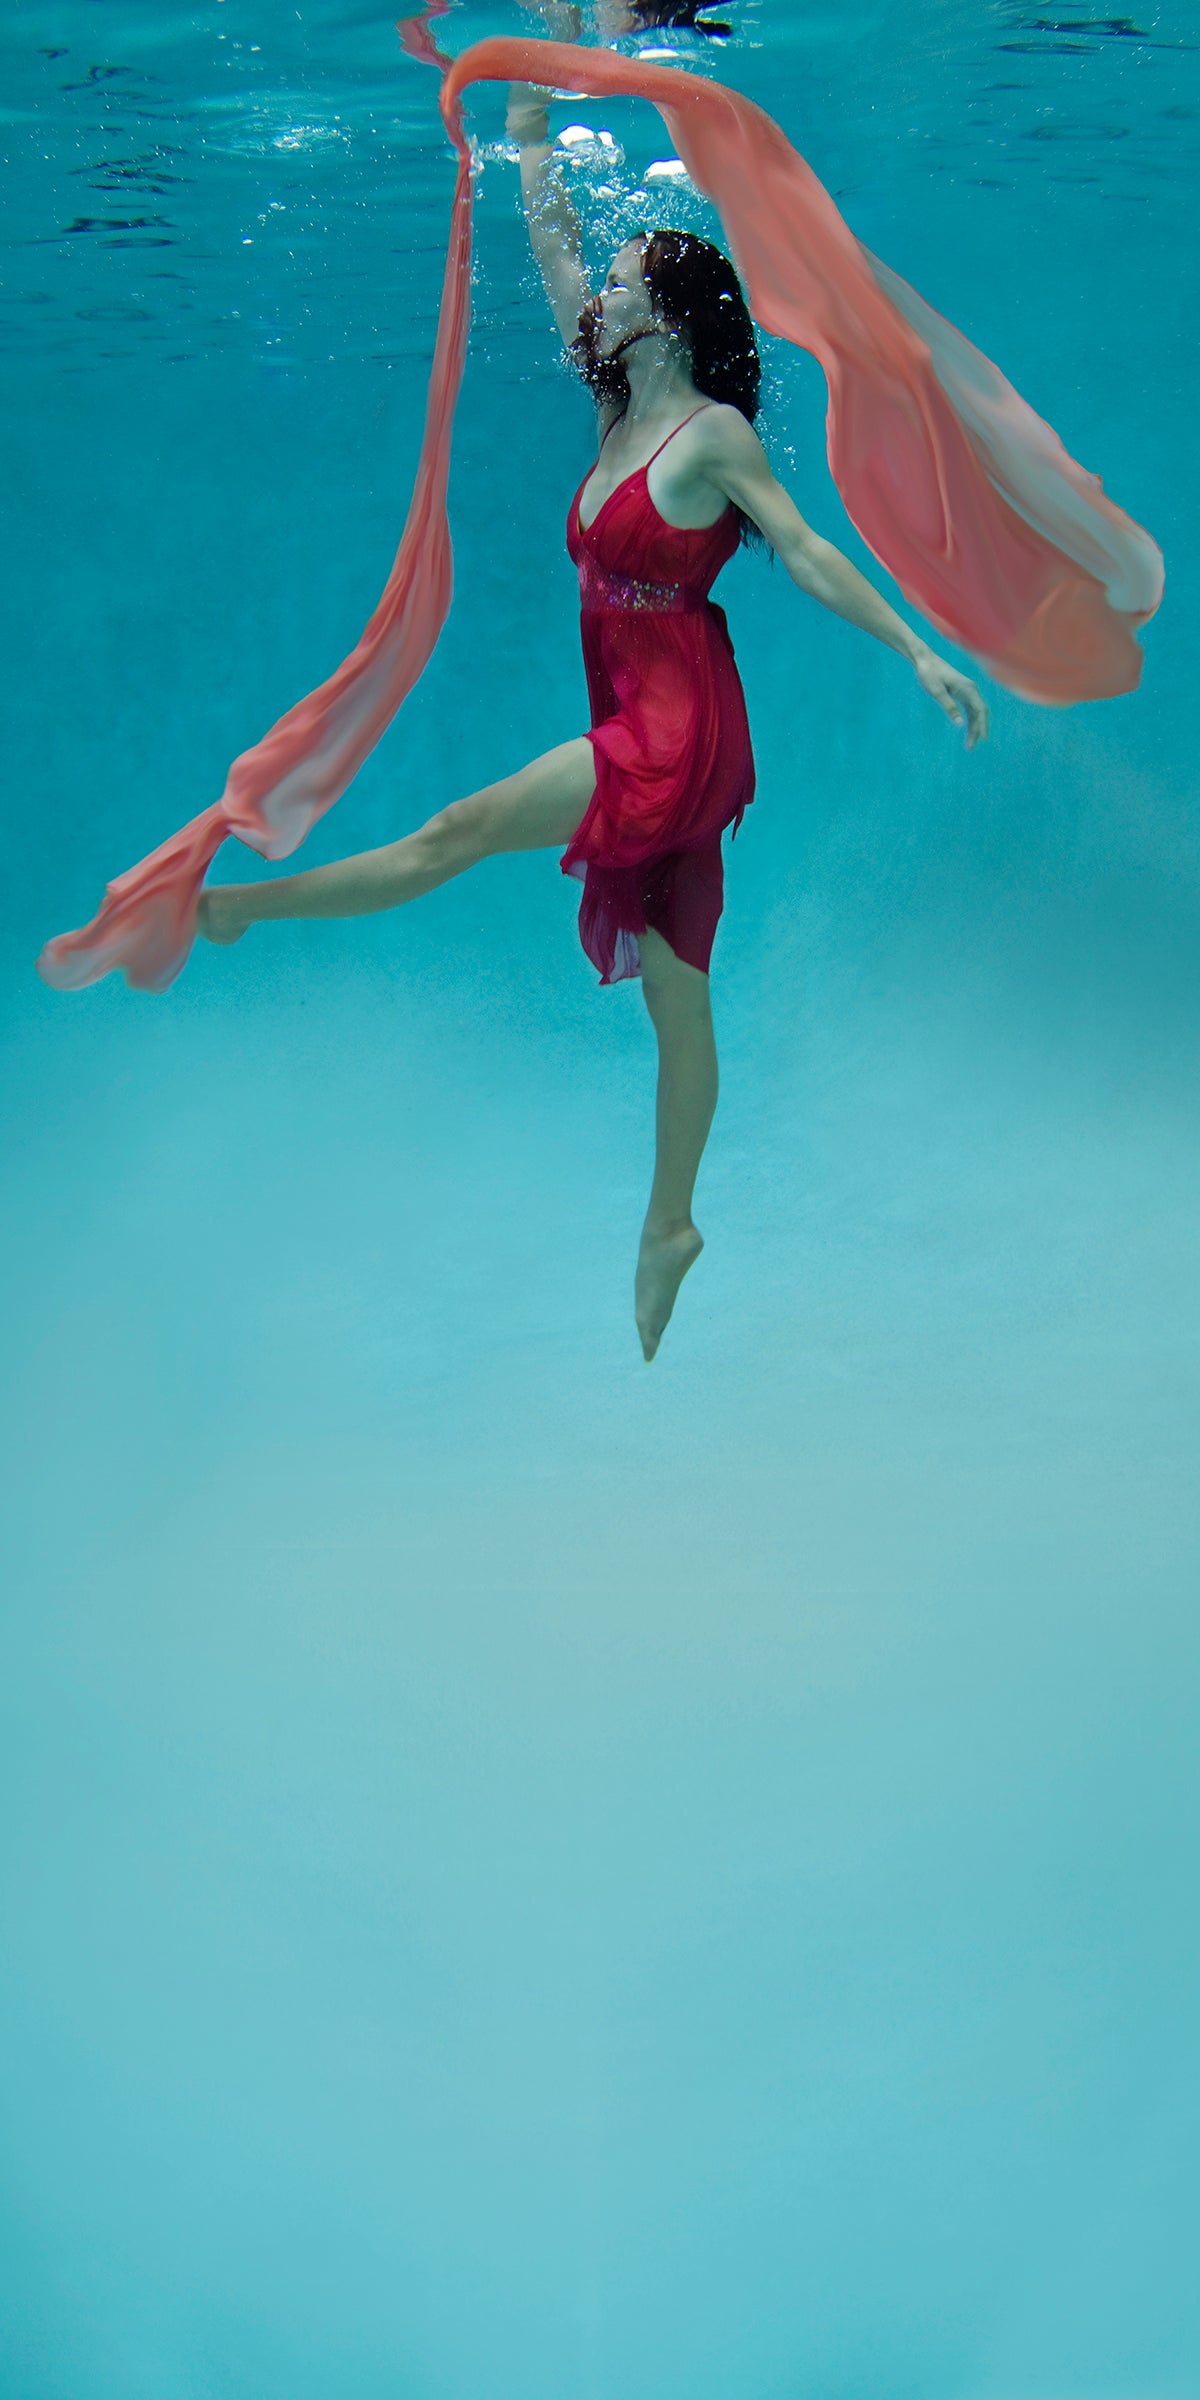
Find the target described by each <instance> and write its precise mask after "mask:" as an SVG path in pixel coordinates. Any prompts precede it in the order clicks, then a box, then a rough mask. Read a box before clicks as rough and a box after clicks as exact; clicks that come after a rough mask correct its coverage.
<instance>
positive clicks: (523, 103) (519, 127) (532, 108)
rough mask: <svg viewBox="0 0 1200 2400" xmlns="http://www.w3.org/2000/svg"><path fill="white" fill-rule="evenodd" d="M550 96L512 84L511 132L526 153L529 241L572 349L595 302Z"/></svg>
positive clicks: (523, 168) (524, 192) (523, 167)
mask: <svg viewBox="0 0 1200 2400" xmlns="http://www.w3.org/2000/svg"><path fill="white" fill-rule="evenodd" d="M549 102H550V94H549V92H545V91H542V90H540V89H539V87H538V85H537V84H534V83H513V84H510V85H509V99H508V133H509V138H510V140H512V141H514V142H516V143H518V145H519V147H520V152H521V197H522V199H523V200H524V203H525V222H526V224H527V225H528V227H529V241H530V247H531V248H532V251H533V255H534V257H535V259H536V260H537V264H538V268H539V270H540V272H541V278H542V282H543V283H544V284H545V287H546V298H547V299H548V301H549V303H550V307H551V310H552V312H553V316H554V322H555V324H556V325H557V327H558V330H559V332H560V334H561V335H562V338H563V340H564V342H565V343H566V345H567V347H568V349H569V348H570V346H571V343H572V342H573V341H574V339H575V336H576V334H577V333H578V331H579V314H580V310H581V309H582V307H583V305H584V302H585V301H586V300H589V299H590V298H591V293H590V291H589V289H588V280H587V275H586V273H585V270H584V264H583V237H582V234H581V233H580V230H579V219H578V217H577V216H576V214H575V210H574V208H573V207H572V204H571V200H570V196H569V194H568V193H567V191H566V189H565V187H564V185H563V181H562V177H561V175H560V174H559V172H558V165H557V161H556V160H555V157H554V151H553V147H552V144H551V141H550V114H549Z"/></svg>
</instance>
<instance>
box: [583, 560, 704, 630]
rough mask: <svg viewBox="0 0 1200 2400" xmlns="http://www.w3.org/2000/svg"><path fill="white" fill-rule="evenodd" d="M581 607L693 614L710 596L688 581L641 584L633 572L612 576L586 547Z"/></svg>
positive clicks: (664, 613)
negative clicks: (630, 574) (687, 582)
mask: <svg viewBox="0 0 1200 2400" xmlns="http://www.w3.org/2000/svg"><path fill="white" fill-rule="evenodd" d="M579 605H580V607H581V608H583V609H585V610H587V609H602V608H619V609H648V610H650V611H651V612H653V614H655V615H656V616H669V617H686V616H693V615H694V614H695V612H696V611H697V610H698V609H702V608H704V607H705V606H706V595H705V593H703V592H698V591H696V590H695V589H694V588H693V587H692V586H691V585H689V584H686V583H639V582H638V581H637V580H636V579H635V578H634V577H632V576H629V575H609V574H606V572H605V570H604V568H603V567H598V566H597V564H596V561H595V559H594V558H592V557H590V556H589V554H588V552H587V551H586V550H585V552H584V554H583V556H582V558H581V559H580V561H579Z"/></svg>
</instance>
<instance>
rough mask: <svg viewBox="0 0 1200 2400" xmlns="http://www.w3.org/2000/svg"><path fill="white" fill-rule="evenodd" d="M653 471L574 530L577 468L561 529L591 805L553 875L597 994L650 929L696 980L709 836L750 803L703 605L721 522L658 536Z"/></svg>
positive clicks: (730, 692)
mask: <svg viewBox="0 0 1200 2400" xmlns="http://www.w3.org/2000/svg"><path fill="white" fill-rule="evenodd" d="M699 413H700V411H699V410H698V409H694V410H693V411H692V414H693V416H698V415H699ZM690 422H691V419H690V418H685V419H684V423H685V424H690ZM681 431H682V427H681V426H678V425H677V426H676V427H675V428H674V433H679V432H681ZM673 438H674V434H668V435H667V441H671V440H673ZM665 448H666V442H660V443H659V447H658V450H656V451H655V453H654V458H657V457H658V456H659V453H660V452H661V451H662V450H664V449H665ZM654 458H651V459H647V461H646V465H645V466H644V467H636V468H635V469H634V472H633V474H632V475H627V476H626V477H625V479H624V482H622V483H619V484H618V485H617V488H616V490H615V491H614V492H610V494H609V496H608V499H607V500H606V501H605V502H604V504H603V506H602V507H601V509H600V510H599V511H598V513H597V515H596V516H595V517H594V518H593V519H592V522H591V524H590V525H589V526H587V528H586V529H585V528H584V527H583V526H582V525H581V524H580V522H579V501H580V497H581V494H582V492H583V490H584V487H585V485H586V484H587V483H588V481H589V480H590V477H591V474H592V469H591V468H590V467H589V469H588V473H587V475H585V477H584V479H583V483H582V484H581V485H580V487H579V491H578V492H576V494H575V498H574V500H573V501H572V503H571V513H570V516H569V518H568V520H567V548H568V550H569V552H570V554H571V557H572V559H573V560H574V561H575V563H576V565H577V566H578V568H579V597H580V608H581V612H582V615H581V631H582V637H583V658H584V665H585V667H586V669H587V682H588V698H589V700H590V702H591V710H592V730H591V732H590V734H589V735H588V740H589V741H590V742H591V745H592V749H593V751H594V753H595V760H596V790H595V794H594V797H593V799H592V801H591V803H590V805H589V807H588V811H587V815H586V816H585V817H584V819H583V823H582V824H581V825H580V827H579V829H578V831H577V832H576V833H575V834H574V835H573V837H572V839H571V841H570V843H569V844H568V846H567V849H566V851H565V852H564V854H563V860H562V870H563V873H564V875H574V876H576V877H578V878H579V879H580V880H581V881H582V882H583V886H584V889H583V897H582V899H581V901H580V904H579V938H580V940H581V942H582V943H583V947H584V949H585V950H586V952H587V955H588V957H589V958H590V959H591V960H592V962H593V964H594V965H595V966H596V967H598V968H599V970H600V980H601V982H602V983H616V982H618V981H620V979H621V978H622V977H624V976H628V975H637V974H638V973H639V972H640V967H641V961H640V958H639V955H638V947H637V936H638V934H639V933H644V932H645V930H646V928H647V926H648V925H649V926H653V927H654V929H655V931H656V932H658V933H661V934H662V935H663V937H664V939H665V940H666V941H668V942H669V943H670V945H671V948H672V950H674V952H675V954H676V956H677V957H678V958H682V959H686V960H687V962H688V964H689V966H693V967H699V968H701V969H702V971H703V972H704V973H705V974H707V972H708V964H709V959H710V957H711V954H712V946H713V936H714V935H715V933H716V930H717V921H718V919H719V917H720V914H721V907H722V902H723V898H724V876H723V872H722V862H721V834H722V831H723V829H724V827H725V826H726V825H729V824H731V823H732V825H733V829H734V832H735V833H736V831H737V828H738V826H739V824H740V823H741V819H742V812H743V810H744V809H745V808H746V807H747V806H748V804H749V802H750V801H751V800H752V799H753V797H754V759H753V755H752V753H751V749H750V728H749V726H748V724H747V722H746V704H745V701H744V699H743V697H742V686H741V679H740V677H739V675H738V671H737V667H736V665H735V664H734V656H733V644H732V642H731V641H730V639H729V631H728V627H727V626H726V623H725V616H724V612H723V611H722V610H721V609H719V608H717V607H716V606H715V605H714V603H713V602H712V601H711V600H710V599H709V597H708V593H709V587H710V585H711V584H712V582H713V579H714V577H715V576H716V574H717V573H718V571H719V569H720V568H721V567H723V566H724V564H725V562H726V560H727V559H728V558H731V557H732V556H733V553H734V551H735V550H736V548H737V545H738V520H737V515H736V512H735V511H734V509H733V508H732V507H730V508H728V509H726V510H725V512H724V514H723V515H722V516H720V517H718V519H717V521H716V524H715V525H707V526H705V527H703V528H702V529H700V530H699V531H685V530H682V529H681V528H680V527H678V526H674V525H668V524H667V523H666V521H665V519H664V518H663V517H661V516H660V515H659V512H658V510H657V508H656V507H655V505H654V502H653V500H652V499H651V498H650V494H649V492H648V490H647V488H646V476H647V473H648V471H649V469H650V468H651V467H652V466H653V464H654Z"/></svg>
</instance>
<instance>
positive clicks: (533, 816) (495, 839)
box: [199, 735, 596, 942]
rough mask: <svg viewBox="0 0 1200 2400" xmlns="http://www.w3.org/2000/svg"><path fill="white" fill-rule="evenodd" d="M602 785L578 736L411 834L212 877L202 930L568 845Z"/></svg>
mask: <svg viewBox="0 0 1200 2400" xmlns="http://www.w3.org/2000/svg"><path fill="white" fill-rule="evenodd" d="M595 786H596V774H595V761H594V756H593V752H592V745H591V743H590V742H589V741H587V740H585V738H584V737H583V736H582V735H580V736H579V738H578V739H577V740H576V741H573V742H560V743H559V745H558V747H557V749H555V750H546V751H544V752H543V754H542V756H541V757H540V758H535V759H534V760H533V761H532V762H531V764H530V765H529V766H527V767H522V768H520V769H519V771H518V773H517V774H515V775H505V776H503V777H502V778H501V780H500V782H499V783H489V784H487V785H486V786H485V787H484V789H483V790H482V791H478V792H472V793H471V794H470V796H469V798H467V799H465V800H454V801H452V802H451V803H450V806H449V807H448V808H441V809H439V810H438V812H437V814H436V816H432V817H429V818H427V820H426V822H425V824H424V825H419V826H418V827H417V829H416V832H415V833H406V834H405V835H404V836H403V838H402V839H401V840H400V841H398V842H385V843H384V845H383V847H382V849H379V850H360V851H359V852H358V853H357V855H356V856H355V857H353V858H339V859H338V860H336V861H335V863H334V864H333V865H332V866H328V867H309V868H308V869H307V871H306V872H305V873H304V874H301V875H281V876H279V877H277V879H276V880H275V881H274V882H273V883H216V884H212V885H210V886H209V888H208V889H207V890H206V891H205V892H204V893H203V894H202V895H201V900H200V917H199V925H200V931H201V933H203V934H206V935H207V937H208V939H209V941H210V942H236V941H237V940H238V938H239V936H240V935H241V934H243V933H244V932H245V930H246V927H247V926H248V925H253V924H255V923H257V922H258V921H259V920H260V919H262V918H264V917H362V916H369V915H371V914H372V913H373V912H374V911H376V910H378V909H381V908H398V907H399V906H400V904H401V902H402V901H405V900H415V899H417V897H418V896H419V894H420V893H422V892H432V891H433V890H434V889H435V888H436V886H437V885H438V884H439V883H448V882H449V881H450V878H451V876H453V875H461V874H462V873H463V871H464V869H465V868H467V867H473V866H474V865H475V864H476V861H477V860H479V859H481V858H490V857H492V856H494V855H495V853H496V852H497V851H501V850H540V849H543V848H554V847H557V848H562V847H564V846H565V844H566V843H567V842H569V841H570V839H571V836H572V834H573V833H574V832H575V830H576V828H577V826H578V825H579V823H580V820H581V818H582V817H583V815H584V813H585V811H586V809H587V805H588V802H589V800H590V799H591V797H592V793H593V791H594V790H595Z"/></svg>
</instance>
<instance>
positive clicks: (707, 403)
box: [642, 400, 717, 475]
mask: <svg viewBox="0 0 1200 2400" xmlns="http://www.w3.org/2000/svg"><path fill="white" fill-rule="evenodd" d="M716 405H717V404H716V401H715V400H702V401H701V403H700V406H699V408H694V409H693V410H692V416H691V417H683V418H681V420H680V422H679V424H678V425H672V427H671V430H670V432H669V434H667V436H666V438H665V440H663V441H661V442H660V443H659V445H658V448H657V450H652V451H651V453H650V456H649V458H648V459H647V460H646V464H645V466H644V467H643V468H642V473H643V475H646V474H648V473H649V471H650V468H651V467H652V466H653V465H654V461H655V459H656V458H661V457H662V454H663V451H664V450H665V449H666V446H667V443H668V442H673V441H674V439H675V436H676V434H677V433H682V432H683V428H684V426H685V425H690V424H691V422H692V417H702V416H703V414H704V411H705V409H706V408H715V407H716Z"/></svg>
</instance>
